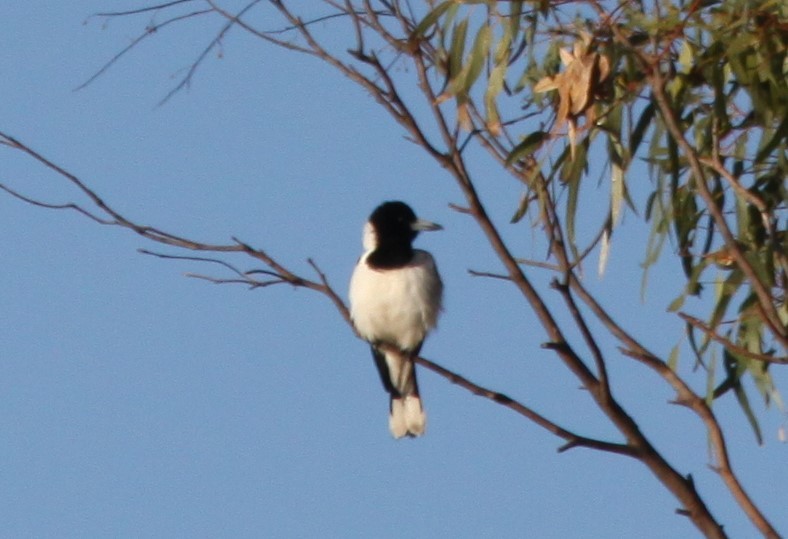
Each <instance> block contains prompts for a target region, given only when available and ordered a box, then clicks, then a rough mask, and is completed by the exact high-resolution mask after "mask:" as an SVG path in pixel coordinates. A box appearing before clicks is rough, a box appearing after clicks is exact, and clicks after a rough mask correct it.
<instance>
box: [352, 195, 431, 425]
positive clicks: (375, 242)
mask: <svg viewBox="0 0 788 539" xmlns="http://www.w3.org/2000/svg"><path fill="white" fill-rule="evenodd" d="M441 228H442V227H441V226H440V225H436V224H435V223H431V222H429V221H424V220H423V219H418V218H416V214H415V213H413V210H412V209H411V208H410V206H408V205H407V204H405V203H404V202H384V203H383V204H381V205H380V206H378V207H377V208H376V209H375V211H373V212H372V215H370V217H369V220H368V221H367V223H366V225H364V237H363V244H364V254H363V255H361V258H360V259H359V261H358V264H356V268H355V270H354V271H353V276H352V278H351V279H350V315H351V317H352V319H353V324H354V325H355V327H356V330H357V331H358V333H359V335H361V337H362V338H364V339H365V340H366V341H368V342H369V343H370V344H371V346H372V356H373V357H374V359H375V365H376V366H377V368H378V372H379V373H380V379H381V381H382V382H383V387H384V388H385V389H386V391H388V393H389V395H390V396H391V403H390V408H389V410H390V416H389V429H390V430H391V434H392V435H393V436H394V437H395V438H402V437H403V436H420V435H421V434H423V433H424V428H425V426H426V423H427V416H426V414H425V413H424V408H423V407H422V404H421V398H420V396H419V386H418V383H417V382H416V366H415V364H414V361H413V359H414V358H415V357H417V356H418V354H419V350H421V345H422V343H423V342H424V338H425V337H426V336H427V333H428V332H429V331H430V330H431V329H433V328H434V327H435V325H436V323H437V320H438V314H439V313H440V310H441V298H442V295H443V283H442V282H441V278H440V275H438V270H437V268H436V267H435V261H434V260H433V258H432V255H430V253H428V252H427V251H422V250H420V249H414V248H413V240H414V239H415V238H416V236H417V235H418V233H419V232H420V231H423V230H440V229H441Z"/></svg>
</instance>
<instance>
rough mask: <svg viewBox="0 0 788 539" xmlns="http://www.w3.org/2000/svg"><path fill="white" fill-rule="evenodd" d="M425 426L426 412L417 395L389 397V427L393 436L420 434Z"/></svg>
mask: <svg viewBox="0 0 788 539" xmlns="http://www.w3.org/2000/svg"><path fill="white" fill-rule="evenodd" d="M426 426H427V414H425V413H424V409H423V408H422V407H421V399H420V398H419V397H418V396H417V395H408V396H407V397H403V398H400V399H391V415H390V416H389V429H390V430H391V434H392V436H394V438H402V437H403V436H421V435H422V434H424V429H425V428H426Z"/></svg>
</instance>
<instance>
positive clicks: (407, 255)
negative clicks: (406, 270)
mask: <svg viewBox="0 0 788 539" xmlns="http://www.w3.org/2000/svg"><path fill="white" fill-rule="evenodd" d="M412 260H413V247H411V245H410V241H408V242H406V243H402V242H393V243H388V244H383V245H380V246H378V248H377V249H375V250H374V251H372V252H371V253H370V255H369V256H368V257H367V264H369V267H371V268H374V269H396V268H403V267H405V266H407V265H408V264H410V263H411V261H412Z"/></svg>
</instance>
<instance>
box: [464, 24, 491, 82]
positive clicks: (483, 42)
mask: <svg viewBox="0 0 788 539" xmlns="http://www.w3.org/2000/svg"><path fill="white" fill-rule="evenodd" d="M491 38H492V26H490V25H489V24H485V25H483V26H482V27H481V28H480V29H479V31H478V32H477V34H476V39H475V40H474V42H473V48H472V49H471V57H470V59H469V60H468V65H467V67H466V69H467V74H466V76H465V80H464V81H463V86H462V91H463V92H467V91H468V90H469V89H470V88H471V86H473V83H474V82H476V79H477V78H479V75H480V74H481V72H482V68H483V67H484V63H485V60H486V59H487V53H488V52H489V51H490V42H491Z"/></svg>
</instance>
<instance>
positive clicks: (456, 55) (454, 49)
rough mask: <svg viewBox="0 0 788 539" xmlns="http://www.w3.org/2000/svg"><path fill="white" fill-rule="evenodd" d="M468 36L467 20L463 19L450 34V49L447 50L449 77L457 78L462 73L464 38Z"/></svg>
mask: <svg viewBox="0 0 788 539" xmlns="http://www.w3.org/2000/svg"><path fill="white" fill-rule="evenodd" d="M467 34H468V19H463V20H461V21H460V22H459V23H457V26H455V27H454V31H453V32H452V34H451V48H450V49H449V75H450V76H451V77H457V76H459V74H460V73H461V72H462V60H463V55H464V54H465V38H466V35H467Z"/></svg>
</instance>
